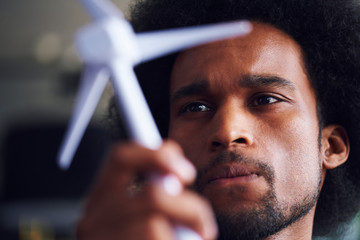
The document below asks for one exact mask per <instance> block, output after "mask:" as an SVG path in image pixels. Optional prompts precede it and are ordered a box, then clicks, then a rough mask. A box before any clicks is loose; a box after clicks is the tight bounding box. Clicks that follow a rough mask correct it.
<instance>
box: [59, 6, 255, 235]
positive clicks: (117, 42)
mask: <svg viewBox="0 0 360 240" xmlns="http://www.w3.org/2000/svg"><path fill="white" fill-rule="evenodd" d="M80 1H81V2H82V4H83V5H84V7H85V8H86V9H87V11H88V12H89V13H90V15H91V17H92V18H93V20H94V23H93V24H91V25H89V26H87V27H84V28H83V29H81V30H80V31H79V32H78V33H77V36H76V39H75V41H76V48H77V50H78V54H79V55H80V57H81V58H82V60H83V61H84V63H85V64H86V66H85V70H84V73H83V76H82V81H81V85H80V89H79V92H78V96H77V100H76V105H75V109H74V111H73V116H72V118H71V121H70V125H69V128H68V130H67V132H66V134H65V138H64V140H63V143H62V146H61V148H60V151H59V155H58V164H59V166H60V167H61V168H62V169H67V168H68V167H69V166H70V163H71V161H72V158H73V156H74V154H75V152H76V149H77V147H78V145H79V143H80V140H81V138H82V136H83V134H84V131H85V129H86V127H87V125H88V123H89V121H90V119H91V116H92V114H93V112H94V110H95V108H96V105H97V103H98V101H99V99H100V97H101V95H102V92H103V90H104V88H105V85H106V83H107V81H108V79H109V78H110V77H111V80H112V85H113V87H114V92H115V95H116V98H117V103H118V106H119V108H120V111H121V113H122V114H123V115H124V116H123V117H124V122H125V124H126V128H127V130H128V133H129V135H130V136H131V137H132V138H133V140H135V141H137V142H138V143H140V144H142V145H143V146H145V147H148V148H151V149H157V148H158V147H159V146H160V145H161V142H162V139H161V136H160V134H159V132H158V129H157V127H156V124H155V122H154V120H153V118H152V115H151V112H150V110H149V108H148V106H147V103H146V101H145V98H144V96H143V94H142V91H141V88H140V86H139V83H138V81H137V79H136V76H135V73H134V71H133V67H134V66H135V65H136V64H138V63H140V62H142V61H147V60H150V59H153V58H157V57H160V56H163V55H166V54H169V53H172V52H175V51H179V50H181V49H184V48H189V47H193V46H196V45H199V44H202V43H206V42H210V41H215V40H221V39H225V38H230V37H236V36H241V35H244V34H247V33H249V32H250V31H251V25H250V23H249V22H247V21H237V22H232V23H224V24H212V25H205V26H196V27H188V28H180V29H175V30H165V31H157V32H149V33H139V34H135V33H134V31H133V29H132V27H131V25H130V24H129V23H128V22H127V21H126V19H125V18H124V17H123V15H122V13H121V12H120V10H118V9H117V7H116V6H115V5H113V4H112V2H111V1H108V0H80ZM175 185H176V184H175ZM173 186H174V185H173ZM174 187H175V186H174ZM175 232H176V234H177V239H181V240H184V239H187V240H189V239H200V237H199V236H198V235H197V234H195V233H194V232H192V231H190V230H188V229H186V228H183V227H178V226H177V227H176V231H175Z"/></svg>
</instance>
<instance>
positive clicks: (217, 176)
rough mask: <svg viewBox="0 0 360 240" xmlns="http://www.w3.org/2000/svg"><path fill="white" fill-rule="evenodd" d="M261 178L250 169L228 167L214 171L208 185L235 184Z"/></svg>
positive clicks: (210, 175) (241, 166) (236, 166)
mask: <svg viewBox="0 0 360 240" xmlns="http://www.w3.org/2000/svg"><path fill="white" fill-rule="evenodd" d="M258 177H259V173H258V172H257V171H256V170H255V169H252V168H250V167H247V166H243V165H237V164H235V165H234V164H232V165H226V166H221V167H217V168H215V169H213V170H212V171H210V172H209V174H208V177H207V180H206V183H207V184H226V183H233V182H249V181H253V180H255V179H256V178H258Z"/></svg>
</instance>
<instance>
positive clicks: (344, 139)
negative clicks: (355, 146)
mask: <svg viewBox="0 0 360 240" xmlns="http://www.w3.org/2000/svg"><path fill="white" fill-rule="evenodd" d="M321 133H322V135H321V154H322V159H323V165H324V167H325V168H326V169H333V168H336V167H338V166H340V165H341V164H343V163H345V162H346V160H347V159H348V157H349V152H350V143H349V138H348V136H347V133H346V130H345V129H344V128H343V127H342V126H339V125H328V126H326V127H324V128H323V129H322V131H321Z"/></svg>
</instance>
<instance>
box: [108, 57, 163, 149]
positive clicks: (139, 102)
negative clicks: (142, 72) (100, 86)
mask: <svg viewBox="0 0 360 240" xmlns="http://www.w3.org/2000/svg"><path fill="white" fill-rule="evenodd" d="M110 69H111V76H112V78H111V80H112V81H113V87H114V92H115V94H116V98H117V103H118V105H119V108H120V111H121V113H122V116H123V117H124V123H125V125H126V126H125V128H126V129H127V130H128V133H129V135H130V137H131V138H132V139H133V140H135V141H137V142H138V143H140V144H142V145H143V146H145V147H148V148H151V149H157V148H158V147H160V145H161V142H162V139H161V135H160V133H159V131H158V129H157V126H156V124H155V121H154V119H153V117H152V115H151V111H150V109H149V107H148V105H147V102H146V100H145V97H144V95H143V93H142V91H141V87H140V85H139V83H138V81H137V79H136V75H135V73H134V70H133V66H132V64H131V63H129V62H127V61H124V60H120V59H114V60H113V61H112V62H111V64H110Z"/></svg>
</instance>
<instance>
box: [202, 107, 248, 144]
mask: <svg viewBox="0 0 360 240" xmlns="http://www.w3.org/2000/svg"><path fill="white" fill-rule="evenodd" d="M253 125H254V119H253V118H252V116H251V113H249V112H247V111H246V110H245V109H243V108H241V107H239V105H237V104H232V103H229V104H226V105H224V106H222V107H221V108H218V109H217V111H216V113H215V115H214V116H213V118H212V119H211V123H210V129H209V132H208V133H209V137H208V146H209V149H210V150H211V151H218V150H224V149H228V148H239V147H241V148H245V147H248V146H251V145H252V144H253V140H254V139H253V135H252V129H253Z"/></svg>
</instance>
